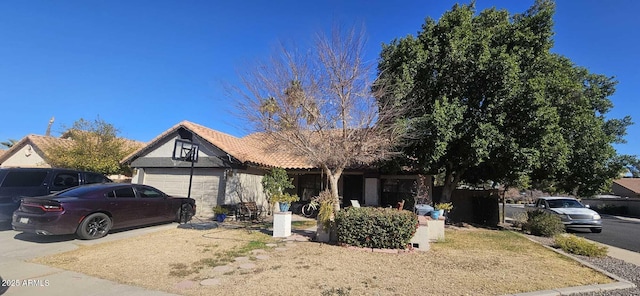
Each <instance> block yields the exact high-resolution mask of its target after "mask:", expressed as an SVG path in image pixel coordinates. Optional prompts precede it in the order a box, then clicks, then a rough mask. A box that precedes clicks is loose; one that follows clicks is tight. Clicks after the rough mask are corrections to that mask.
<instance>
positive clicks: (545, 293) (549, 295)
mask: <svg viewBox="0 0 640 296" xmlns="http://www.w3.org/2000/svg"><path fill="white" fill-rule="evenodd" d="M511 232H513V233H516V234H518V235H520V236H522V237H524V238H526V239H528V240H530V241H532V242H534V243H537V244H539V245H541V246H543V247H545V248H547V249H549V250H552V251H554V252H556V253H558V254H560V255H563V256H565V257H568V258H571V259H573V260H575V261H577V262H578V263H580V264H582V265H584V266H586V267H589V268H591V269H593V270H596V271H598V272H600V273H602V274H604V275H606V276H608V277H610V278H611V279H614V280H616V281H617V282H614V283H608V284H599V285H586V286H575V287H566V288H558V289H551V290H541V291H533V292H527V293H517V294H505V295H503V296H556V295H568V294H574V293H588V292H603V291H611V290H622V289H632V288H635V287H636V285H635V284H634V283H632V282H630V281H627V280H625V279H623V278H621V277H619V276H617V275H615V274H613V273H610V272H608V271H606V270H603V269H601V268H599V267H597V266H594V265H593V264H591V263H589V262H586V261H584V260H582V259H580V258H578V257H575V256H573V255H571V254H569V253H566V252H564V251H562V250H560V249H555V248H552V247H549V246H546V245H543V244H541V243H540V242H538V241H536V240H533V239H531V238H529V237H527V236H526V235H524V234H522V233H519V232H517V231H511Z"/></svg>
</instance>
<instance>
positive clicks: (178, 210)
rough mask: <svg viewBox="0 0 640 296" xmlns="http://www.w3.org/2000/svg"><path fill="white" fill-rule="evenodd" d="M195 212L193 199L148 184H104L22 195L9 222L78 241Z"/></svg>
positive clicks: (19, 227)
mask: <svg viewBox="0 0 640 296" xmlns="http://www.w3.org/2000/svg"><path fill="white" fill-rule="evenodd" d="M195 213H196V203H195V200H194V199H192V198H186V197H172V196H169V195H167V194H165V193H164V192H162V191H160V190H158V189H156V188H154V187H151V186H147V185H140V184H123V183H104V184H92V185H83V186H78V187H73V188H70V189H67V190H64V191H61V192H58V193H55V194H52V195H48V196H41V197H25V198H23V199H22V201H21V203H20V207H19V208H18V210H16V211H15V212H14V213H13V220H12V223H11V225H12V226H13V229H14V230H17V231H22V232H28V233H35V234H39V235H62V234H73V233H75V234H76V235H77V236H78V237H79V238H81V239H97V238H101V237H103V236H105V235H106V234H107V233H108V232H109V230H111V229H121V228H128V227H135V226H142V225H148V224H154V223H161V222H171V221H176V222H180V223H186V222H188V221H189V220H191V217H193V216H194V215H195Z"/></svg>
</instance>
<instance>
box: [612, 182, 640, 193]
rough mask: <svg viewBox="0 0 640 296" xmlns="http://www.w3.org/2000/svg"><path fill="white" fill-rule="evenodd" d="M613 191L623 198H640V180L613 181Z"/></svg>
mask: <svg viewBox="0 0 640 296" xmlns="http://www.w3.org/2000/svg"><path fill="white" fill-rule="evenodd" d="M611 189H612V191H613V194H614V195H617V196H621V197H640V178H622V179H618V180H613V184H612V185H611Z"/></svg>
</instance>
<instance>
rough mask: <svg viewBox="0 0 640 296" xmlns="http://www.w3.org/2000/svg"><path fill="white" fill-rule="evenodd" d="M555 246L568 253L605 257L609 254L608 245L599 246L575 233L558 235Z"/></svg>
mask: <svg viewBox="0 0 640 296" xmlns="http://www.w3.org/2000/svg"><path fill="white" fill-rule="evenodd" d="M555 246H556V247H558V248H561V249H562V250H564V251H565V252H567V253H572V254H576V255H582V256H589V257H604V256H606V255H607V247H605V246H598V245H597V244H595V243H592V242H590V241H587V240H586V239H584V238H581V237H577V236H575V235H573V234H566V235H557V236H556V237H555Z"/></svg>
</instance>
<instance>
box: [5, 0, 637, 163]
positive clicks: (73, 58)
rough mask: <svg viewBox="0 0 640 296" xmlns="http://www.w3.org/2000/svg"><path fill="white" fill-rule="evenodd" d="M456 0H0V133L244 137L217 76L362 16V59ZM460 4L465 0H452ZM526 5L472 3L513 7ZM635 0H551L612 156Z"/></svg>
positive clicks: (559, 42) (223, 78) (633, 76)
mask: <svg viewBox="0 0 640 296" xmlns="http://www.w3.org/2000/svg"><path fill="white" fill-rule="evenodd" d="M455 2H456V1H436V0H417V1H299V0H296V1H291V0H287V1H203V0H192V1H177V0H175V1H157V0H154V1H141V0H136V1H39V0H34V1H19V0H6V1H0V102H1V106H2V109H1V110H2V124H0V141H6V140H8V139H16V140H19V139H21V138H22V137H24V136H26V135H28V134H44V133H45V131H46V128H47V124H48V121H49V119H50V118H51V117H52V116H54V117H55V124H54V125H53V128H52V131H53V135H56V136H57V135H59V134H60V132H61V131H62V130H63V128H64V127H68V126H70V125H71V124H73V122H74V121H76V120H78V119H79V118H85V119H90V120H91V119H95V118H96V117H98V116H99V117H100V118H101V119H104V120H105V121H107V122H109V123H111V124H113V125H114V126H115V127H116V128H118V129H119V130H120V135H121V136H123V137H127V138H130V139H135V140H139V141H149V140H151V139H153V138H154V137H156V136H157V135H158V134H160V133H161V132H163V131H165V130H166V129H168V128H169V127H171V126H173V125H175V124H176V123H178V122H180V121H182V120H189V121H192V122H195V123H199V124H202V125H205V126H207V127H210V128H212V129H216V130H219V131H222V132H226V133H229V134H232V135H235V136H243V135H244V134H245V133H246V132H245V130H243V129H242V128H241V127H242V125H243V124H242V122H241V121H240V120H239V119H237V118H236V117H234V116H232V115H231V114H232V113H233V112H234V107H233V103H232V102H231V98H229V96H228V95H227V94H226V92H225V91H224V88H223V83H231V84H234V83H236V81H237V71H238V70H240V69H241V68H242V66H243V65H246V64H247V63H250V62H251V61H253V60H257V59H262V58H265V57H266V56H267V55H268V54H269V53H270V52H271V50H272V48H273V47H274V46H275V45H276V44H277V43H278V42H279V41H281V40H295V41H296V44H299V45H304V44H305V43H306V42H308V41H309V39H310V38H311V37H312V36H313V34H315V33H317V32H319V31H326V30H328V29H329V28H330V26H331V24H332V23H334V22H336V21H339V22H342V23H346V24H351V23H356V24H364V26H365V28H366V32H367V35H368V41H369V42H368V52H367V53H368V55H369V57H370V59H371V60H372V61H375V60H376V59H377V57H378V54H379V51H380V48H381V44H382V43H389V42H390V41H391V40H393V39H394V38H400V37H404V36H406V35H408V34H415V33H416V32H417V31H419V30H420V26H421V25H422V23H423V22H424V19H425V18H426V17H432V18H434V19H438V18H439V17H440V16H441V15H442V14H443V12H445V11H446V10H448V9H450V8H451V7H452V5H453V4H455ZM460 3H467V2H460ZM532 3H533V1H487V0H477V1H476V7H477V8H478V10H482V9H484V8H487V7H492V6H495V7H497V8H506V9H507V10H509V11H510V12H511V13H516V12H524V11H525V10H526V9H527V8H528V7H529V6H530V5H531V4H532ZM638 11H640V1H635V0H616V1H607V2H604V1H595V0H581V1H578V0H561V1H559V3H558V4H557V11H556V15H555V33H556V34H555V37H554V40H555V47H554V48H553V51H554V52H556V53H560V54H563V55H565V56H567V57H569V58H570V59H571V60H573V61H574V62H575V63H576V64H578V65H580V66H583V67H586V68H588V69H589V70H590V71H592V72H594V73H599V74H604V75H607V76H615V77H616V79H617V80H618V81H619V84H618V86H617V91H616V93H615V95H614V96H612V97H611V100H612V101H613V103H614V106H615V107H614V108H613V110H612V111H611V112H610V113H609V114H608V116H610V117H615V118H621V117H623V116H625V115H631V116H632V118H633V120H634V121H635V122H638V124H636V125H634V126H631V127H630V128H629V129H628V135H627V136H626V139H627V141H628V143H627V144H623V145H616V148H617V149H618V152H619V153H622V154H635V155H640V103H638V100H637V99H636V97H637V95H638V94H639V93H640V83H638V81H639V79H640V70H639V69H640V38H639V37H640V17H638V16H637V12H638Z"/></svg>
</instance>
